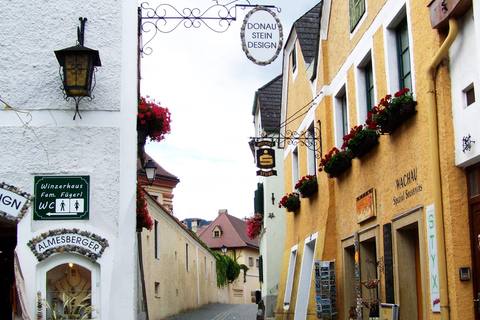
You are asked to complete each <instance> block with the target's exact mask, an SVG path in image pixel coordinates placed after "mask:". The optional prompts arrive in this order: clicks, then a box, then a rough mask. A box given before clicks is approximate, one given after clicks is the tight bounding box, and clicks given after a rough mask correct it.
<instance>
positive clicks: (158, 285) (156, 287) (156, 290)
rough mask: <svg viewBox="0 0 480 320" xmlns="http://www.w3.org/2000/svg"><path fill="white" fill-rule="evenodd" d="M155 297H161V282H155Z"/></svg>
mask: <svg viewBox="0 0 480 320" xmlns="http://www.w3.org/2000/svg"><path fill="white" fill-rule="evenodd" d="M155 298H160V282H155Z"/></svg>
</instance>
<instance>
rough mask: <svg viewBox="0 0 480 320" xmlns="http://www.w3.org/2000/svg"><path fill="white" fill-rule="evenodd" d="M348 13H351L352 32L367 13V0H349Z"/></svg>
mask: <svg viewBox="0 0 480 320" xmlns="http://www.w3.org/2000/svg"><path fill="white" fill-rule="evenodd" d="M348 13H349V15H350V32H352V31H353V30H354V29H355V27H356V26H357V24H358V22H359V21H360V18H362V16H363V14H364V13H365V0H349V1H348Z"/></svg>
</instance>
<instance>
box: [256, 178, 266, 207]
mask: <svg viewBox="0 0 480 320" xmlns="http://www.w3.org/2000/svg"><path fill="white" fill-rule="evenodd" d="M254 209H255V213H260V214H264V212H265V209H264V204H263V183H258V184H257V190H255V199H254Z"/></svg>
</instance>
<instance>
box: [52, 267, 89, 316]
mask: <svg viewBox="0 0 480 320" xmlns="http://www.w3.org/2000/svg"><path fill="white" fill-rule="evenodd" d="M93 283H94V282H93ZM93 290H95V288H93ZM91 294H92V272H91V271H90V270H88V269H87V268H85V267H83V266H81V265H78V264H74V263H65V264H61V265H58V266H56V267H54V268H52V269H50V270H49V271H48V272H47V278H46V296H45V299H46V301H47V302H48V304H49V305H50V306H52V308H54V309H55V310H56V312H57V313H58V314H59V315H64V316H67V315H69V314H71V310H72V309H73V308H74V307H75V302H76V301H77V308H79V309H78V310H77V309H75V310H76V312H75V313H77V314H80V316H82V315H85V316H87V314H86V309H87V308H89V307H90V303H91V302H90V299H89V296H90V297H91ZM78 301H82V302H83V303H84V306H83V307H82V306H80V307H79V306H78ZM93 307H95V305H94V306H93ZM46 317H48V318H50V317H52V309H47V310H46ZM70 319H72V318H70ZM88 319H90V318H89V317H88Z"/></svg>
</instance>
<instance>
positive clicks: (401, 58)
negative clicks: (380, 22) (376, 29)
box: [385, 6, 413, 93]
mask: <svg viewBox="0 0 480 320" xmlns="http://www.w3.org/2000/svg"><path fill="white" fill-rule="evenodd" d="M385 31H386V36H387V37H386V41H387V42H386V47H387V62H388V63H387V69H388V70H387V75H388V79H387V80H388V82H389V83H390V84H389V89H390V90H389V91H390V93H395V92H397V91H399V90H403V89H405V88H409V89H411V90H412V91H413V88H412V87H413V79H412V72H411V71H412V66H411V51H412V50H411V48H410V40H409V38H410V31H409V28H408V20H407V17H406V8H405V6H403V8H402V9H401V10H400V11H399V12H398V14H397V15H396V16H395V17H394V18H393V19H392V21H391V22H390V24H388V26H387V28H386V30H385Z"/></svg>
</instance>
